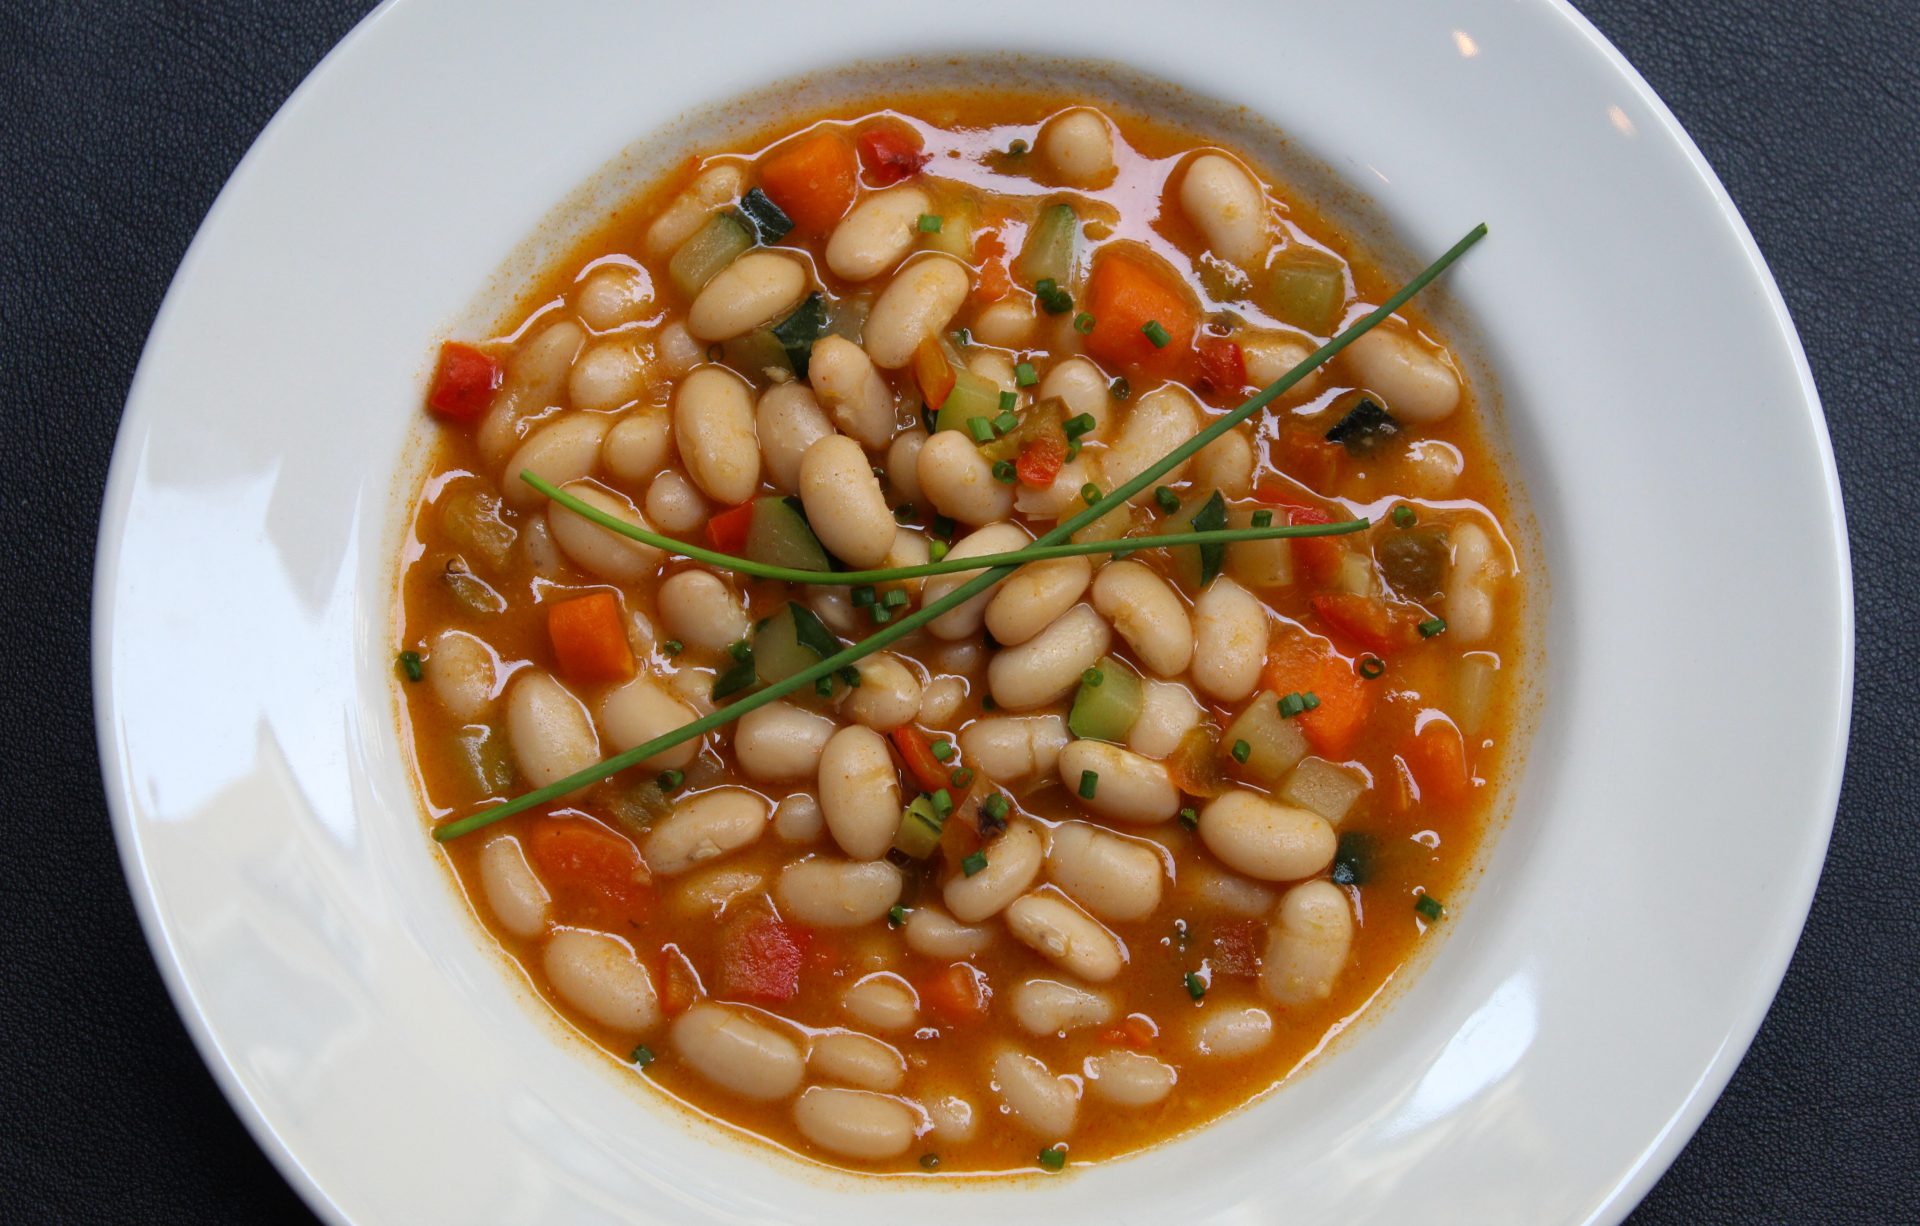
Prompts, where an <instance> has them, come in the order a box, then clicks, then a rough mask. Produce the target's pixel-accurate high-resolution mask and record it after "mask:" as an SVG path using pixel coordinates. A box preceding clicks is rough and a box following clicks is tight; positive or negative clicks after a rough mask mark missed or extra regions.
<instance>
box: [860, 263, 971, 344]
mask: <svg viewBox="0 0 1920 1226" xmlns="http://www.w3.org/2000/svg"><path fill="white" fill-rule="evenodd" d="M972 287H973V281H972V278H971V277H970V276H969V275H968V273H967V268H966V265H964V264H962V263H960V262H959V261H958V260H955V259H953V258H951V257H949V256H944V255H923V256H921V257H919V258H918V259H915V260H911V261H909V262H908V263H907V265H906V266H905V267H904V268H902V269H901V270H900V271H899V272H897V273H895V274H894V276H893V280H891V281H889V282H888V283H887V288H886V289H884V290H881V291H880V297H879V298H878V299H877V300H875V302H874V304H873V312H872V313H871V314H870V315H868V316H867V328H866V332H865V334H864V335H865V340H866V350H867V356H868V357H870V358H872V359H873V364H874V365H875V366H879V367H881V368H883V369H885V370H898V369H900V368H901V367H902V366H905V365H906V364H907V359H909V358H911V357H912V356H913V351H914V348H915V347H916V346H918V345H919V344H920V342H921V341H923V340H925V339H926V338H928V337H929V336H938V335H939V334H940V333H941V332H942V331H944V330H945V329H946V326H947V324H948V323H949V322H951V321H952V319H953V313H954V312H955V311H958V310H959V309H960V304H961V303H962V302H965V301H966V299H967V292H968V291H969V290H970V289H972Z"/></svg>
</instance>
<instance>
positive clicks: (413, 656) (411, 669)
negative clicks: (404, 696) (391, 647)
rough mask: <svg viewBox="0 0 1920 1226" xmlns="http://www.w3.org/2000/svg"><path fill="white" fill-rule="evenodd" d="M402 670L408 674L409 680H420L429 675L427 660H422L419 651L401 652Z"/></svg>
mask: <svg viewBox="0 0 1920 1226" xmlns="http://www.w3.org/2000/svg"><path fill="white" fill-rule="evenodd" d="M400 671H401V672H403V673H405V674H406V675H407V680H409V681H418V680H420V678H422V677H424V676H426V675H427V670H426V668H425V661H423V660H421V658H420V653H419V652H417V651H403V652H401V653H400Z"/></svg>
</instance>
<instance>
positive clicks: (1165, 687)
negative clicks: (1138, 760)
mask: <svg viewBox="0 0 1920 1226" xmlns="http://www.w3.org/2000/svg"><path fill="white" fill-rule="evenodd" d="M1202 714H1204V713H1203V712H1202V711H1201V710H1200V704H1199V703H1198V702H1197V701H1195V699H1194V697H1193V695H1192V694H1191V693H1189V692H1188V690H1187V687H1186V686H1184V685H1179V684H1177V683H1175V682H1172V681H1155V680H1154V679H1153V678H1151V677H1148V678H1146V679H1145V680H1144V681H1143V682H1142V683H1141V692H1140V714H1139V715H1138V716H1137V717H1136V718H1135V719H1134V721H1133V727H1131V728H1129V729H1127V748H1128V749H1131V750H1132V751H1133V752H1135V753H1137V754H1140V755H1141V756H1143V757H1148V758H1156V759H1158V758H1165V757H1166V756H1167V755H1169V754H1171V753H1172V752H1173V751H1174V750H1175V749H1178V748H1179V747H1180V738H1182V737H1184V736H1186V735H1187V733H1188V732H1190V731H1192V730H1193V729H1194V728H1195V727H1196V726H1197V725H1198V724H1199V723H1200V718H1201V716H1202Z"/></svg>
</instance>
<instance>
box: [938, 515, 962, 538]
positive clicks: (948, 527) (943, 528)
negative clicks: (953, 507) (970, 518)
mask: <svg viewBox="0 0 1920 1226" xmlns="http://www.w3.org/2000/svg"><path fill="white" fill-rule="evenodd" d="M958 527H959V525H958V524H956V523H954V522H953V521H952V520H951V519H948V518H947V517H946V516H944V515H936V516H934V517H933V525H932V530H933V535H934V538H935V539H936V540H942V541H951V540H952V539H953V533H954V530H955V529H956V528H958Z"/></svg>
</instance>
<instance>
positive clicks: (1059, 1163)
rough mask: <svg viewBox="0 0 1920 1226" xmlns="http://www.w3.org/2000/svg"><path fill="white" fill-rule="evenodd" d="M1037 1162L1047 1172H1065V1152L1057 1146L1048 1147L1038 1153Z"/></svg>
mask: <svg viewBox="0 0 1920 1226" xmlns="http://www.w3.org/2000/svg"><path fill="white" fill-rule="evenodd" d="M1039 1162H1040V1165H1041V1166H1042V1167H1043V1168H1045V1169H1047V1170H1049V1171H1061V1170H1065V1169H1066V1166H1067V1151H1066V1150H1064V1149H1061V1148H1060V1147H1059V1146H1058V1145H1050V1146H1048V1147H1047V1148H1046V1149H1043V1150H1041V1151H1040V1158H1039Z"/></svg>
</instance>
